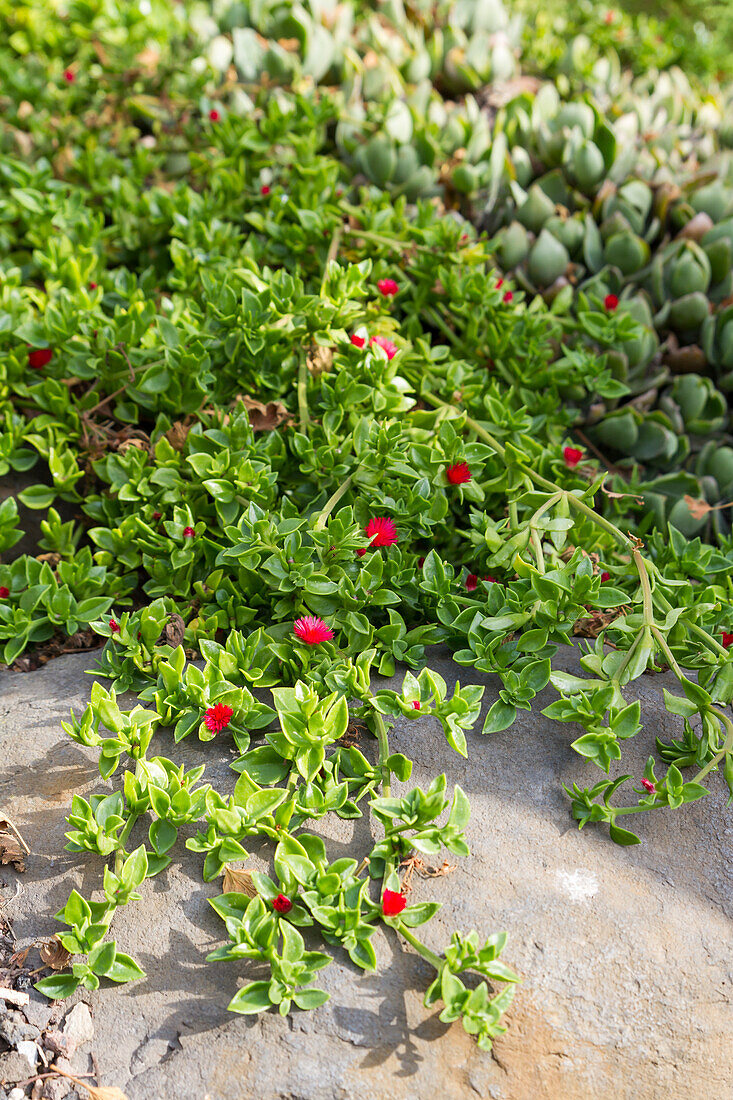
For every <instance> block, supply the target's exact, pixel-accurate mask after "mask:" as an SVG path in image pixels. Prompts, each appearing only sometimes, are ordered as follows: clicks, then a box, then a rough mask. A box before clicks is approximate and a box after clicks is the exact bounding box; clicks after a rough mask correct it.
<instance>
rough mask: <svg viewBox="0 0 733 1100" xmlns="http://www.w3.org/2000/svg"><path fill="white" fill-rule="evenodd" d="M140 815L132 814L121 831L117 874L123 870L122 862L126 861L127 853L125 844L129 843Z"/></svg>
mask: <svg viewBox="0 0 733 1100" xmlns="http://www.w3.org/2000/svg"><path fill="white" fill-rule="evenodd" d="M139 817H140V814H130V816H129V817H128V819H127V822H126V824H125V827H124V829H123V830H122V832H121V833H120V838H119V840H118V842H117V843H118V845H119V847H118V849H117V851H116V852H115V874H116V875H117V876H119V874H120V871H121V870H122V864H123V863H124V862H125V855H126V852H125V845H126V844H127V841H128V839H129V836H130V833H131V832H132V829H133V826H134V824H135V822H136V821H137V819H138V818H139Z"/></svg>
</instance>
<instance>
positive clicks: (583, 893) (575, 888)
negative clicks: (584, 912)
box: [555, 868, 598, 901]
mask: <svg viewBox="0 0 733 1100" xmlns="http://www.w3.org/2000/svg"><path fill="white" fill-rule="evenodd" d="M555 874H556V879H557V884H558V886H559V887H560V889H561V890H562V891H563V893H565V894H567V896H568V897H569V898H570V900H571V901H587V900H588V899H589V898H592V897H595V895H596V894H597V893H598V879H597V878H596V876H595V875H594V874H593V872H592V871H584V870H582V869H581V868H578V869H577V870H575V871H557V872H556V873H555Z"/></svg>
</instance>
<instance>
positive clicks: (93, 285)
mask: <svg viewBox="0 0 733 1100" xmlns="http://www.w3.org/2000/svg"><path fill="white" fill-rule="evenodd" d="M89 289H90V290H96V289H97V284H96V283H90V284H89Z"/></svg>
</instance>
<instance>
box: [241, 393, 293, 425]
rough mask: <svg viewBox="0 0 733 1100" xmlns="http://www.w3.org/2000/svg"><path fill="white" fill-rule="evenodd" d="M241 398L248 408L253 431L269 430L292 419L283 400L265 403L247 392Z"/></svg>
mask: <svg viewBox="0 0 733 1100" xmlns="http://www.w3.org/2000/svg"><path fill="white" fill-rule="evenodd" d="M240 400H241V402H242V404H243V405H244V407H245V409H246V410H247V416H248V417H249V422H250V424H251V425H252V431H253V432H269V431H272V429H273V428H277V427H279V426H280V424H284V423H289V422H290V421H291V420H292V416H291V415H290V413H289V412H288V410H287V409H286V408H285V406H284V405H283V403H282V401H268V402H267V404H266V405H263V403H262V402H261V401H257V399H256V398H254V397H248V396H247V395H246V394H242V396H241V397H240Z"/></svg>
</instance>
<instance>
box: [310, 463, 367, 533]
mask: <svg viewBox="0 0 733 1100" xmlns="http://www.w3.org/2000/svg"><path fill="white" fill-rule="evenodd" d="M357 469H358V467H357ZM356 472H357V471H356V470H352V472H351V473H350V474H349V476H348V477H347V478H346V480H345V481H342V482H341V484H340V485H339V487H338V489H337V490H336V492H335V493H332V494H331V496H330V497H329V498H328V500H327V501H326V503H325V504H324V505H323V508H322V509H321V511H320V512H319V513H318V519H317V520H316V522H315V524H314V528H313V529H314V530H315V531H322V530H323V528H324V527H325V526H326V520H327V519H328V517H329V516H330V515H331V512H332V511H333V510H334V508H335V507H336V505H337V504H338V502H339V501H340V500H341V497H342V496H343V495H344V493H345V492H346V491H347V489H348V488H349V486H350V485H351V482H352V481H353V480H354V474H355V473H356Z"/></svg>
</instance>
